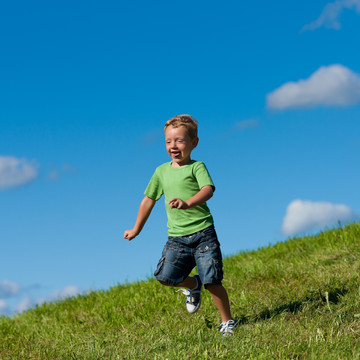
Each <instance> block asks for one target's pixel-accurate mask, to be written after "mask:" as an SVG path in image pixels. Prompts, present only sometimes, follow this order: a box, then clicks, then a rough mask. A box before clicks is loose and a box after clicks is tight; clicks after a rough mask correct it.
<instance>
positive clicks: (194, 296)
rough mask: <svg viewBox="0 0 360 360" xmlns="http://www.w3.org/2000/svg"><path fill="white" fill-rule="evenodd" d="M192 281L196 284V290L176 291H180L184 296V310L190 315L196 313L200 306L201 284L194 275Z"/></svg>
mask: <svg viewBox="0 0 360 360" xmlns="http://www.w3.org/2000/svg"><path fill="white" fill-rule="evenodd" d="M194 279H195V280H196V282H197V286H196V288H194V289H192V290H190V289H180V290H178V291H181V292H182V293H183V294H184V295H186V309H187V311H188V312H189V313H191V314H193V313H195V312H197V311H198V310H199V308H200V305H201V287H202V282H201V280H200V276H199V275H195V276H194ZM178 291H177V292H178Z"/></svg>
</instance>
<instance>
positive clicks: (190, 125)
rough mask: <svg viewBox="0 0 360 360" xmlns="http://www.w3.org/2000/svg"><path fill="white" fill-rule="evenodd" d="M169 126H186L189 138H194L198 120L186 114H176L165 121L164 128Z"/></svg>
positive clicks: (196, 132)
mask: <svg viewBox="0 0 360 360" xmlns="http://www.w3.org/2000/svg"><path fill="white" fill-rule="evenodd" d="M169 126H172V127H174V128H178V127H180V126H182V127H184V128H186V130H187V133H188V135H189V137H190V139H192V140H193V139H196V138H197V137H198V122H197V121H196V120H195V119H194V118H193V117H192V116H191V115H188V114H182V115H176V116H174V117H173V118H171V119H170V120H168V121H167V122H166V123H165V128H164V130H166V129H167V128H168V127H169Z"/></svg>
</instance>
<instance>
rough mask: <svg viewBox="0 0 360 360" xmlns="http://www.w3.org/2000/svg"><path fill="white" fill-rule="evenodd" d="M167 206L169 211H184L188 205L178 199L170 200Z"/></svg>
mask: <svg viewBox="0 0 360 360" xmlns="http://www.w3.org/2000/svg"><path fill="white" fill-rule="evenodd" d="M169 205H170V209H183V210H185V209H188V208H189V205H188V204H187V203H186V202H185V201H183V200H181V199H179V198H175V199H171V200H170V201H169Z"/></svg>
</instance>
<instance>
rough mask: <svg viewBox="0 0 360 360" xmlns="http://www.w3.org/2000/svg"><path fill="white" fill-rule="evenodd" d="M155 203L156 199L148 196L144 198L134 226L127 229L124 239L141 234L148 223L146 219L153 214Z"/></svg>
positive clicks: (130, 238)
mask: <svg viewBox="0 0 360 360" xmlns="http://www.w3.org/2000/svg"><path fill="white" fill-rule="evenodd" d="M155 203H156V201H155V200H154V199H150V198H149V197H147V196H145V197H144V198H143V199H142V201H141V203H140V207H139V212H138V215H137V218H136V222H135V225H134V228H133V229H130V230H126V231H125V233H124V239H128V240H132V239H134V238H135V237H136V236H138V235H139V234H140V232H141V230H142V228H143V227H144V225H145V223H146V220H147V219H148V218H149V216H150V214H151V210H152V209H153V207H154V205H155Z"/></svg>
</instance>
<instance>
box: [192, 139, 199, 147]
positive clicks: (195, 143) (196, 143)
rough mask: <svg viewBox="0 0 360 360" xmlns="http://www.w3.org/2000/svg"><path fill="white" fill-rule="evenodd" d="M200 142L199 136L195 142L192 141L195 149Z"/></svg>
mask: <svg viewBox="0 0 360 360" xmlns="http://www.w3.org/2000/svg"><path fill="white" fill-rule="evenodd" d="M198 143H199V138H198V137H197V138H196V139H194V140H193V143H192V145H193V149H195V148H196V147H197V145H198Z"/></svg>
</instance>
